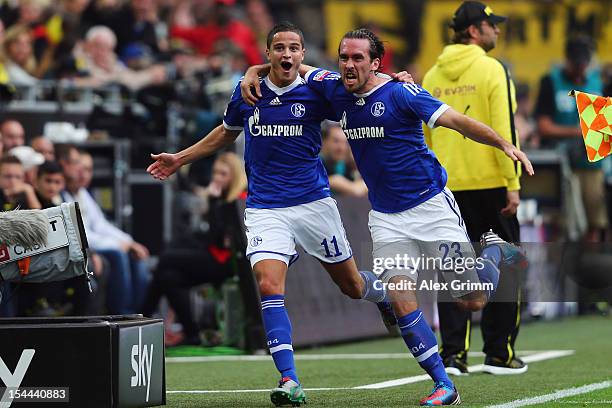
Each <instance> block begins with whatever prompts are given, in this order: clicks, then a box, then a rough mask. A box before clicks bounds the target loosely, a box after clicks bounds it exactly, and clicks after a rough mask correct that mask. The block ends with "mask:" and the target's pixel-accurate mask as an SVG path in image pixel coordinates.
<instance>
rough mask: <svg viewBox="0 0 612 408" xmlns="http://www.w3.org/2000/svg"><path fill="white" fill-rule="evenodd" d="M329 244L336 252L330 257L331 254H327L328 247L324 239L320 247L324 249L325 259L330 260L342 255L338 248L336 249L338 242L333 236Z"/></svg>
mask: <svg viewBox="0 0 612 408" xmlns="http://www.w3.org/2000/svg"><path fill="white" fill-rule="evenodd" d="M329 242H331V243H332V244H334V249H335V250H336V253H335V254H333V255H332V254H331V252H329V245H327V238H325V239H324V240H323V242H321V245H323V248H325V257H326V258H331V257H336V256H340V255H342V252H340V248H338V240H336V236H335V235H334V236H333V237H332V239H331V240H330V241H329Z"/></svg>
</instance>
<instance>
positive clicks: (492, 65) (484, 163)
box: [423, 44, 521, 191]
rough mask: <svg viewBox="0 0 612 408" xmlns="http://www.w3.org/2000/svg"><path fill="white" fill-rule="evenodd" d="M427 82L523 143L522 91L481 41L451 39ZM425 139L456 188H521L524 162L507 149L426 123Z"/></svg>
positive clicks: (460, 107) (458, 106) (468, 112)
mask: <svg viewBox="0 0 612 408" xmlns="http://www.w3.org/2000/svg"><path fill="white" fill-rule="evenodd" d="M423 88H425V89H427V90H428V91H429V92H430V93H431V94H432V95H433V96H434V97H436V98H438V99H440V100H441V101H443V102H445V103H446V104H448V105H450V106H451V107H452V108H453V109H455V110H456V111H458V112H460V113H465V114H466V115H468V116H470V117H471V118H474V119H476V120H478V121H480V122H482V123H484V124H486V125H488V126H490V127H491V128H493V130H495V131H496V132H497V133H498V134H499V135H500V136H501V137H503V138H504V139H506V140H507V141H509V142H510V143H512V144H514V145H515V146H517V147H518V146H519V140H518V135H517V134H516V130H515V128H514V112H515V111H516V95H515V89H514V83H513V82H512V79H511V78H510V76H509V73H508V71H507V70H506V69H505V67H504V66H503V65H502V64H501V63H500V62H499V61H498V60H496V59H495V58H491V57H489V56H487V55H486V53H485V51H484V50H483V49H482V48H481V47H479V46H477V45H464V44H453V45H448V46H446V47H445V48H444V50H443V51H442V54H440V56H439V57H438V61H437V62H436V64H435V65H434V66H433V67H432V68H431V69H430V70H429V71H428V72H427V74H425V77H424V79H423ZM510 106H512V108H510ZM424 131H425V140H426V141H427V144H428V145H429V147H430V148H431V149H432V150H433V151H434V152H435V154H436V156H437V157H438V160H439V161H440V163H442V165H443V166H444V167H445V168H446V171H447V172H448V188H450V189H451V190H452V191H461V190H482V189H488V188H498V187H507V188H508V190H510V191H512V190H518V189H520V183H519V177H520V175H521V167H520V165H517V164H515V163H514V162H513V161H512V160H511V159H510V158H508V157H507V156H506V155H505V154H504V153H503V152H502V151H501V150H499V149H496V148H494V147H491V146H486V145H483V144H480V143H476V142H474V141H472V140H471V139H468V138H465V137H463V136H462V135H461V134H459V133H457V132H455V131H454V130H450V129H447V128H443V127H438V128H435V129H433V130H432V129H429V128H428V127H427V126H424Z"/></svg>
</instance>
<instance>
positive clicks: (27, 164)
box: [7, 146, 45, 185]
mask: <svg viewBox="0 0 612 408" xmlns="http://www.w3.org/2000/svg"><path fill="white" fill-rule="evenodd" d="M7 154H8V155H9V156H15V157H17V158H18V159H19V161H20V162H21V164H22V165H23V170H24V172H25V182H26V183H28V184H31V185H34V183H35V182H36V173H37V171H38V166H40V165H41V164H43V163H44V162H45V158H44V156H43V155H42V154H40V153H38V152H36V151H35V150H34V149H32V148H31V147H30V146H17V147H13V148H12V149H11V150H9V151H8V152H7Z"/></svg>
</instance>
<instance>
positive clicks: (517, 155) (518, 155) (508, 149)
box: [504, 143, 534, 176]
mask: <svg viewBox="0 0 612 408" xmlns="http://www.w3.org/2000/svg"><path fill="white" fill-rule="evenodd" d="M504 153H506V156H508V157H509V158H511V159H512V160H514V161H520V162H521V163H522V164H523V167H524V168H525V170H526V171H527V174H529V175H530V176H533V175H534V171H533V166H532V165H531V162H530V161H529V159H528V158H527V155H526V154H525V153H523V152H521V151H520V150H519V149H517V148H516V147H515V146H513V145H511V144H510V143H508V144H507V146H505V147H504Z"/></svg>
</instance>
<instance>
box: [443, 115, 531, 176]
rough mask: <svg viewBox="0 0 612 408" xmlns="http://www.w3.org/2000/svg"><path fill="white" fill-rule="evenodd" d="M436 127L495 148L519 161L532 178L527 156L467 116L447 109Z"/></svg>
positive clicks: (491, 130)
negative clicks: (453, 131)
mask: <svg viewBox="0 0 612 408" xmlns="http://www.w3.org/2000/svg"><path fill="white" fill-rule="evenodd" d="M435 125H436V126H444V127H447V128H449V129H453V130H455V131H457V132H459V133H461V134H462V135H464V136H466V137H469V138H470V139H472V140H474V141H475V142H478V143H482V144H486V145H489V146H493V147H497V148H498V149H500V150H501V151H503V152H504V153H505V154H506V156H508V157H510V158H511V159H512V160H514V161H520V162H521V163H522V164H523V166H524V167H525V170H527V174H529V175H530V176H533V166H532V165H531V162H530V161H529V159H528V158H527V155H526V154H525V153H523V152H521V151H520V150H519V149H518V148H516V146H513V145H512V144H511V143H509V142H508V141H506V140H505V139H503V138H502V137H501V136H499V135H498V134H497V133H495V131H494V130H493V129H491V128H490V127H488V126H487V125H485V124H483V123H480V122H478V121H476V120H474V119H472V118H470V117H469V116H466V115H463V114H461V113H459V112H457V111H455V110H454V109H452V108H448V109H447V110H446V111H445V112H444V113H443V114H442V115H440V117H439V118H438V119H437V120H436V123H435Z"/></svg>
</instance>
